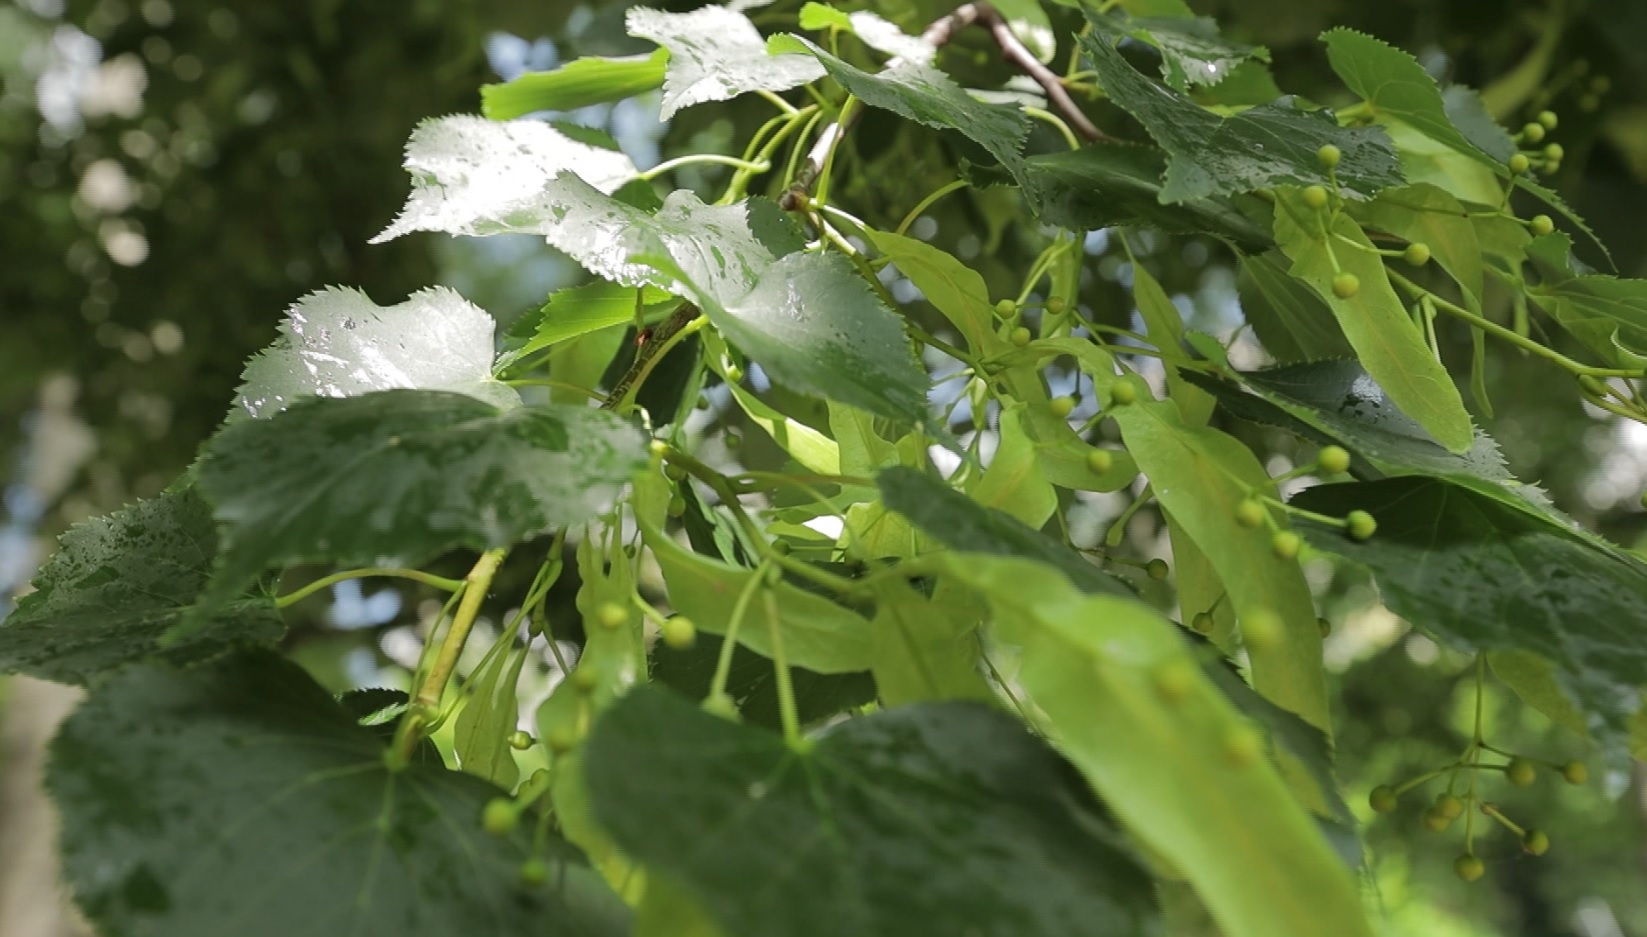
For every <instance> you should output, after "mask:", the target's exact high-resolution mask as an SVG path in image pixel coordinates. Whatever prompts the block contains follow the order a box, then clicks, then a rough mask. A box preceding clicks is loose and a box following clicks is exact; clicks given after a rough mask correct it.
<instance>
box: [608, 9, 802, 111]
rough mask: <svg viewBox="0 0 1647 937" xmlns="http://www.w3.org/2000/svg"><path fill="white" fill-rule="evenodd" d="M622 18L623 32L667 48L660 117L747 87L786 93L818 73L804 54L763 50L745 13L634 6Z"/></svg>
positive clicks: (721, 98)
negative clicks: (666, 65)
mask: <svg viewBox="0 0 1647 937" xmlns="http://www.w3.org/2000/svg"><path fill="white" fill-rule="evenodd" d="M624 22H625V23H626V24H627V25H628V27H629V35H631V36H638V37H640V38H642V39H650V40H652V41H653V42H656V43H657V44H658V45H661V46H663V47H664V48H666V49H668V50H669V65H668V68H667V70H666V72H665V74H664V81H663V108H662V111H661V113H660V115H659V116H660V117H662V118H663V119H664V120H668V119H670V118H671V117H674V116H675V112H676V111H678V110H680V109H681V108H683V107H691V106H692V105H694V104H702V103H704V102H705V101H729V100H731V99H732V98H735V97H737V96H738V95H740V94H743V93H745V92H748V91H788V90H789V89H790V88H796V87H799V86H801V85H804V84H806V83H808V82H812V81H816V80H818V79H819V78H822V77H823V76H824V71H823V68H822V67H820V66H819V65H818V63H817V62H815V61H813V60H811V59H809V58H808V57H806V56H804V55H784V54H777V55H773V54H769V53H768V52H767V50H766V42H765V40H763V39H762V38H761V34H760V32H759V31H758V30H756V29H755V24H754V23H751V22H750V21H749V17H747V16H745V15H743V14H742V13H739V12H737V11H735V10H731V9H727V8H726V7H721V6H707V7H703V8H701V9H697V10H694V11H692V12H690V13H664V12H662V11H660V10H650V9H647V8H645V7H636V8H634V9H631V10H630V11H629V13H628V15H627V16H626V17H625V19H624Z"/></svg>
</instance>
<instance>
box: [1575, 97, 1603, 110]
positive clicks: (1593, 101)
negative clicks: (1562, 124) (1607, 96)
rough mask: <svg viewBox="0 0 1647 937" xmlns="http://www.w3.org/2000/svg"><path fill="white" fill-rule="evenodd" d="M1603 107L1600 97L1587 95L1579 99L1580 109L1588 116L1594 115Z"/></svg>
mask: <svg viewBox="0 0 1647 937" xmlns="http://www.w3.org/2000/svg"><path fill="white" fill-rule="evenodd" d="M1600 107H1601V98H1600V97H1599V96H1598V95H1594V94H1586V95H1584V96H1582V97H1580V98H1579V99H1578V109H1579V110H1581V111H1583V112H1584V113H1586V114H1594V113H1595V112H1596V111H1597V110H1598V109H1600Z"/></svg>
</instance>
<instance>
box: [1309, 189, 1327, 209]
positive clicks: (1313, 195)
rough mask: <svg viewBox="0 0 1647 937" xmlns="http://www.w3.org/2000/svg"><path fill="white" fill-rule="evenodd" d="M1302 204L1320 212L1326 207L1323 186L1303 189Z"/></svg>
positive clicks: (1325, 193) (1325, 192) (1325, 194)
mask: <svg viewBox="0 0 1647 937" xmlns="http://www.w3.org/2000/svg"><path fill="white" fill-rule="evenodd" d="M1304 204H1305V205H1308V206H1310V207H1311V208H1314V209H1317V210H1320V209H1323V208H1326V207H1327V190H1326V188H1325V187H1323V186H1319V185H1312V186H1308V187H1306V188H1305V189H1304Z"/></svg>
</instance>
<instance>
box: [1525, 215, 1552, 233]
mask: <svg viewBox="0 0 1647 937" xmlns="http://www.w3.org/2000/svg"><path fill="white" fill-rule="evenodd" d="M1527 230H1529V231H1531V232H1533V233H1534V234H1536V235H1538V236H1539V237H1543V236H1544V235H1546V234H1549V233H1550V232H1551V231H1554V230H1555V221H1554V220H1553V219H1551V218H1550V216H1549V215H1534V216H1533V220H1531V221H1529V222H1527Z"/></svg>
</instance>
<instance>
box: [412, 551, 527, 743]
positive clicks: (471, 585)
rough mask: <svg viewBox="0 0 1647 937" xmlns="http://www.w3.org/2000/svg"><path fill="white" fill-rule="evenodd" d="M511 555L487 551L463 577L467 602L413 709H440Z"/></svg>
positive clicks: (454, 618) (461, 606) (462, 602)
mask: <svg viewBox="0 0 1647 937" xmlns="http://www.w3.org/2000/svg"><path fill="white" fill-rule="evenodd" d="M508 553H509V549H508V548H507V547H499V548H497V549H495V550H487V551H486V552H485V553H482V554H481V555H480V559H478V560H476V561H475V565H474V567H473V568H472V569H470V570H469V574H468V575H467V576H464V577H463V581H464V589H463V598H462V599H461V600H460V601H459V602H458V607H457V614H455V615H453V616H452V626H451V627H450V628H448V629H447V631H446V637H445V638H444V639H442V641H441V644H440V652H439V653H438V654H437V655H436V656H435V663H434V666H432V667H430V668H429V675H428V676H427V677H425V678H424V680H423V685H422V686H421V687H419V688H418V691H417V696H415V697H413V699H412V705H413V706H415V707H418V708H420V709H423V710H426V711H427V710H430V709H433V708H434V707H435V706H437V705H439V703H440V699H441V697H442V696H444V695H445V693H446V683H447V681H449V680H450V679H451V678H452V671H453V670H455V669H457V662H458V657H459V656H461V655H462V654H463V645H464V644H465V643H467V642H468V640H469V632H470V630H471V629H473V628H474V626H475V616H476V615H478V614H480V604H481V602H483V601H485V599H486V592H487V590H488V589H489V588H490V587H491V585H492V577H493V576H495V575H497V571H498V566H500V565H501V564H502V563H503V558H504V557H505V556H507V555H508Z"/></svg>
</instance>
